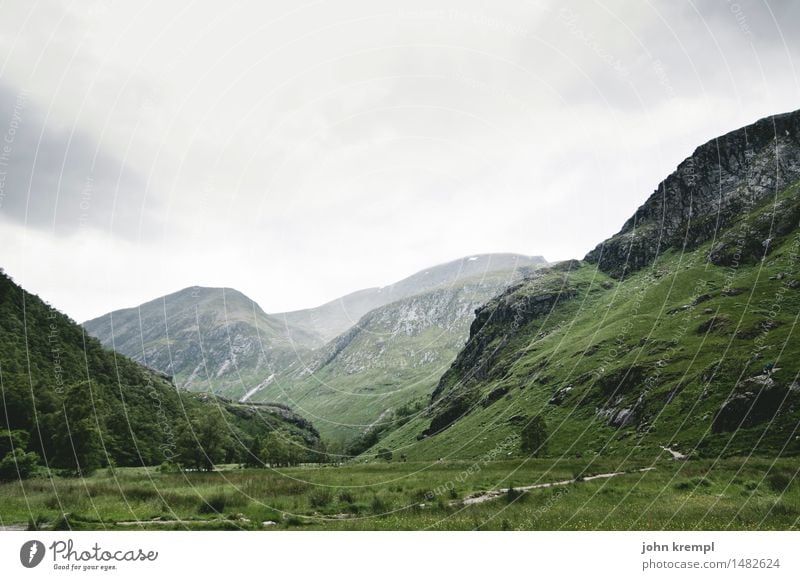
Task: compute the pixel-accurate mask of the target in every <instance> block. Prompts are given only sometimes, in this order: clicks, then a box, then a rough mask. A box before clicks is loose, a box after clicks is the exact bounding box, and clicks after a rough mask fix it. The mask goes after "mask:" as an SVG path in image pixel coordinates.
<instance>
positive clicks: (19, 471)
mask: <svg viewBox="0 0 800 580" xmlns="http://www.w3.org/2000/svg"><path fill="white" fill-rule="evenodd" d="M38 463H39V456H38V455H37V454H36V453H33V452H31V453H25V452H24V451H23V450H22V449H14V451H10V452H9V453H6V456H5V457H3V459H2V460H0V481H14V480H18V479H27V478H29V477H30V476H31V474H32V473H33V470H34V469H35V468H36V465H37V464H38Z"/></svg>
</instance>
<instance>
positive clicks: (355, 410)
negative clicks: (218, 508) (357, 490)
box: [256, 262, 534, 442]
mask: <svg viewBox="0 0 800 580" xmlns="http://www.w3.org/2000/svg"><path fill="white" fill-rule="evenodd" d="M501 263H502V264H503V265H505V264H506V262H501ZM533 271H534V268H533V267H532V266H528V267H525V268H515V267H514V266H513V265H512V266H511V267H510V268H509V269H506V270H495V271H492V272H489V273H487V274H482V275H480V276H473V277H471V278H466V279H464V278H460V279H459V280H458V281H456V282H449V283H447V284H445V285H441V284H436V285H435V287H436V289H434V290H429V291H427V292H423V293H421V294H417V295H413V296H410V297H407V298H404V299H400V300H397V301H395V302H392V303H390V304H388V305H386V306H382V307H379V308H376V309H374V310H372V311H370V312H368V313H367V314H366V315H364V316H363V317H362V318H361V320H359V322H358V324H356V325H355V326H354V327H353V328H351V329H350V330H348V331H347V332H345V333H344V334H342V335H341V336H339V337H338V338H337V339H336V340H334V341H332V342H331V343H330V344H329V345H328V346H327V347H326V348H324V349H321V350H320V351H318V352H317V353H316V355H315V358H314V359H313V361H312V362H311V363H310V364H309V367H308V368H307V369H305V370H304V371H303V372H300V373H297V372H294V373H287V374H285V375H282V376H280V377H278V378H277V379H276V380H275V381H274V382H273V383H272V384H270V385H269V386H268V387H267V388H265V389H264V390H263V391H261V392H259V393H258V395H257V396H256V398H258V399H263V400H275V401H283V402H286V403H288V404H290V405H291V406H292V407H294V408H297V409H298V410H300V411H301V412H302V413H303V414H304V415H307V416H308V417H312V418H313V420H314V423H315V425H317V427H318V428H319V429H320V432H321V433H322V434H323V435H324V436H327V437H329V438H331V439H333V440H334V441H339V442H344V441H349V440H352V439H354V438H356V437H357V436H359V435H361V434H362V433H364V432H366V431H372V430H379V429H386V428H390V427H392V426H395V425H396V424H397V423H398V422H402V421H403V420H404V417H405V415H406V414H407V413H408V409H409V405H413V404H414V403H415V402H416V401H417V400H419V399H420V398H427V396H429V395H430V393H431V391H432V390H433V387H434V386H435V385H436V382H437V381H438V379H439V377H440V376H441V374H442V373H443V372H444V371H445V370H446V369H447V367H448V366H449V365H450V363H451V362H452V361H453V359H454V358H455V355H456V354H457V353H458V351H459V350H460V349H461V347H463V345H464V341H465V340H466V337H467V335H468V333H469V325H470V323H471V321H472V319H473V318H474V312H475V309H476V308H478V307H479V306H480V305H481V304H483V303H485V302H486V301H487V300H488V299H489V298H491V297H492V296H495V295H496V294H498V293H500V292H501V291H503V290H504V289H505V288H506V287H508V286H509V285H510V284H512V283H514V282H515V281H517V280H519V279H520V278H522V277H523V276H524V275H529V274H531V273H532V272H533ZM437 286H438V287H437ZM419 287H424V286H423V285H420V286H419Z"/></svg>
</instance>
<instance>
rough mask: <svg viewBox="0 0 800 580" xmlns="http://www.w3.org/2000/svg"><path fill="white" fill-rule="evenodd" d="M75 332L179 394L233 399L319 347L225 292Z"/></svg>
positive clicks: (190, 292)
mask: <svg viewBox="0 0 800 580" xmlns="http://www.w3.org/2000/svg"><path fill="white" fill-rule="evenodd" d="M83 326H84V328H86V330H87V332H89V334H91V335H93V336H96V337H97V338H99V339H100V341H101V342H102V343H103V344H104V345H105V346H107V347H109V348H113V349H115V350H116V351H117V352H121V353H123V354H124V355H126V356H129V357H131V358H132V359H134V360H136V361H138V362H141V363H142V364H145V365H147V366H149V367H151V368H153V369H157V370H158V371H161V372H163V373H165V374H167V375H170V376H172V377H173V378H174V380H175V383H176V384H177V385H178V387H180V388H185V389H189V390H192V391H208V392H214V393H220V394H225V395H230V396H232V397H235V398H240V397H242V396H243V395H245V394H246V393H247V391H249V390H250V389H253V388H255V387H257V386H258V385H260V384H264V383H265V382H267V381H269V380H270V377H271V376H273V375H274V374H275V373H277V372H280V371H283V370H285V369H286V368H287V367H291V366H292V365H293V364H296V363H297V361H298V360H299V358H300V357H302V356H304V355H305V354H306V352H307V350H308V349H309V348H312V347H318V346H321V345H322V342H321V340H320V339H319V338H318V337H317V336H315V335H313V334H311V333H308V332H305V331H304V330H301V329H297V328H288V327H287V326H286V324H285V323H284V322H282V321H281V320H279V319H277V318H276V317H273V316H269V315H268V314H266V313H265V312H264V311H263V310H262V309H261V308H260V307H259V306H258V304H256V303H255V302H253V301H252V300H251V299H250V298H248V297H247V296H245V295H244V294H242V293H241V292H238V291H236V290H233V289H231V288H203V287H199V286H194V287H191V288H186V289H184V290H180V291H179V292H175V293H173V294H169V295H167V296H163V297H161V298H157V299H155V300H151V301H150V302H146V303H145V304H141V305H139V306H136V307H134V308H127V309H124V310H117V311H114V312H111V313H109V314H105V315H103V316H101V317H99V318H95V319H94V320H89V321H87V322H85V323H84V324H83Z"/></svg>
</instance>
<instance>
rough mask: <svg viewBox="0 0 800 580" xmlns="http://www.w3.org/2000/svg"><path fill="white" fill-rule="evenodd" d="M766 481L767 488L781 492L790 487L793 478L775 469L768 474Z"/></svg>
mask: <svg viewBox="0 0 800 580" xmlns="http://www.w3.org/2000/svg"><path fill="white" fill-rule="evenodd" d="M767 483H768V484H769V488H770V489H771V490H772V491H774V492H775V493H783V492H784V491H786V490H787V489H789V487H791V485H792V483H794V479H793V478H792V477H790V476H788V475H786V474H785V473H782V472H780V471H776V472H774V473H770V474H769V476H768V477H767Z"/></svg>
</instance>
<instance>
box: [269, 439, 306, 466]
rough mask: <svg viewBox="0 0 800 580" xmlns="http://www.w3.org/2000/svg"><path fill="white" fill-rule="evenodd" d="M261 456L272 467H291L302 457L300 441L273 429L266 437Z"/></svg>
mask: <svg viewBox="0 0 800 580" xmlns="http://www.w3.org/2000/svg"><path fill="white" fill-rule="evenodd" d="M261 457H262V458H263V459H264V462H265V463H267V464H269V465H270V467H290V466H292V465H297V464H298V463H300V460H301V459H302V449H301V447H300V443H298V442H297V441H295V440H293V439H290V438H289V437H287V436H286V435H283V434H281V433H279V432H278V431H271V432H270V433H268V434H267V435H266V437H264V444H263V446H262V449H261Z"/></svg>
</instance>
